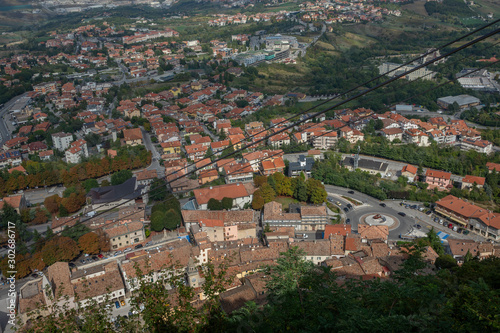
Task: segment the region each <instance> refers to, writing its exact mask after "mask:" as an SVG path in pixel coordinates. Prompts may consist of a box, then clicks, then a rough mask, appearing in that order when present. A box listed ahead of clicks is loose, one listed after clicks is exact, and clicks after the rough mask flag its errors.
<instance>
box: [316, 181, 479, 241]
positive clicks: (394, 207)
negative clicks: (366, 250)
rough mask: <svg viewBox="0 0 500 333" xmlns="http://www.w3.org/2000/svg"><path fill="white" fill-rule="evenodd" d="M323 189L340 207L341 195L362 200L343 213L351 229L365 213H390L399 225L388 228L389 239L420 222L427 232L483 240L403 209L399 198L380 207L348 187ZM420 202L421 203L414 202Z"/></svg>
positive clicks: (342, 202) (370, 198)
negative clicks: (403, 214) (433, 230)
mask: <svg viewBox="0 0 500 333" xmlns="http://www.w3.org/2000/svg"><path fill="white" fill-rule="evenodd" d="M325 189H326V191H327V193H328V194H329V197H331V198H333V201H334V203H335V202H336V201H339V202H340V203H341V205H340V206H341V208H343V207H346V205H347V204H348V203H349V201H348V200H346V199H345V198H343V197H348V198H352V199H354V200H356V201H359V202H362V203H363V205H361V206H355V205H353V209H351V210H349V211H348V212H347V213H346V214H345V215H346V217H347V218H348V219H350V224H351V226H352V230H353V231H357V230H358V224H359V221H360V219H361V218H362V217H363V216H364V215H366V214H376V213H379V214H385V215H390V216H391V217H392V218H394V219H396V220H397V221H398V223H399V225H398V226H397V227H396V228H394V229H392V230H389V239H390V240H400V238H399V236H400V235H402V234H403V235H404V234H406V233H407V232H409V231H410V230H411V229H412V228H413V226H414V225H415V224H420V225H421V226H422V231H423V232H427V231H428V230H430V229H431V228H434V229H435V230H436V232H437V231H443V232H445V233H447V234H449V235H450V237H452V238H456V239H473V240H476V241H484V238H482V237H481V236H479V235H475V234H472V233H470V234H469V235H464V234H459V233H458V232H455V231H453V230H451V229H449V228H447V227H445V226H443V225H440V224H438V223H435V222H433V221H432V216H428V215H426V214H425V213H423V212H421V211H419V210H415V209H407V208H406V209H405V208H404V207H403V206H400V204H399V203H400V202H401V201H400V200H386V201H384V202H383V203H384V204H385V205H386V206H385V207H382V206H381V205H380V204H381V203H382V201H379V200H377V199H375V198H373V197H370V196H368V195H366V194H363V193H360V192H358V191H353V192H354V194H351V193H349V191H352V190H350V189H348V188H344V187H339V186H333V185H325ZM415 204H421V203H415ZM399 212H404V213H405V214H406V216H404V217H403V216H400V215H399V214H398V213H399Z"/></svg>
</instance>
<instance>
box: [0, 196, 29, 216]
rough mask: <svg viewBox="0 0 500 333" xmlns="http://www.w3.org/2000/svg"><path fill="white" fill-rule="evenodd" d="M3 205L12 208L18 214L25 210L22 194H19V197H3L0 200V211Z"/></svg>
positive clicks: (24, 199)
mask: <svg viewBox="0 0 500 333" xmlns="http://www.w3.org/2000/svg"><path fill="white" fill-rule="evenodd" d="M5 204H8V205H9V206H11V207H12V208H14V209H15V211H16V212H17V213H18V214H20V213H21V211H22V210H23V209H26V207H27V205H26V197H25V196H24V194H19V195H13V196H10V197H4V198H3V199H2V200H0V210H1V209H3V206H4V205H5Z"/></svg>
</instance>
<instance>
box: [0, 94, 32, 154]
mask: <svg viewBox="0 0 500 333" xmlns="http://www.w3.org/2000/svg"><path fill="white" fill-rule="evenodd" d="M25 96H26V94H22V95H19V96H16V97H14V98H12V99H11V100H10V101H8V102H7V103H5V105H4V106H3V107H2V109H1V110H0V147H1V146H3V144H4V142H5V141H7V140H9V139H10V138H11V136H10V133H11V132H12V130H11V129H10V127H11V126H10V124H11V121H10V117H9V115H8V113H9V111H10V110H11V107H12V106H14V105H15V104H16V103H18V102H19V101H22V99H23V98H24V97H25ZM26 103H27V100H26ZM26 103H25V104H26Z"/></svg>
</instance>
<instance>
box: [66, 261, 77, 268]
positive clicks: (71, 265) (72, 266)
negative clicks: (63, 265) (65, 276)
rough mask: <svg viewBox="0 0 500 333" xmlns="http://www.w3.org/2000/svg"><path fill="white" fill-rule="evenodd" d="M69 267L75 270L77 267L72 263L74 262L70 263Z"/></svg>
mask: <svg viewBox="0 0 500 333" xmlns="http://www.w3.org/2000/svg"><path fill="white" fill-rule="evenodd" d="M68 266H69V267H71V268H75V267H76V265H75V264H74V263H72V262H70V263H68Z"/></svg>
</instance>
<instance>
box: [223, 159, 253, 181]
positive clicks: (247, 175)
mask: <svg viewBox="0 0 500 333" xmlns="http://www.w3.org/2000/svg"><path fill="white" fill-rule="evenodd" d="M224 175H225V180H226V184H231V183H240V182H241V183H245V182H251V181H253V169H252V167H251V166H250V163H238V164H234V165H226V166H224Z"/></svg>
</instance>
